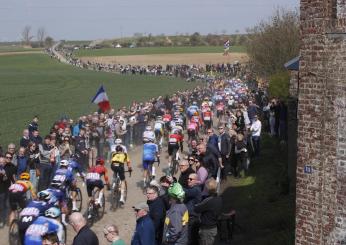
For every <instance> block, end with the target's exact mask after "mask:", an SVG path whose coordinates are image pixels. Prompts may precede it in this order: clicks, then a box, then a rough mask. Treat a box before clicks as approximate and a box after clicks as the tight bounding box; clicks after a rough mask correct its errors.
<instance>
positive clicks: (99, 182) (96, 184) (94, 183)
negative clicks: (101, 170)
mask: <svg viewBox="0 0 346 245" xmlns="http://www.w3.org/2000/svg"><path fill="white" fill-rule="evenodd" d="M86 185H87V192H88V197H91V196H92V193H93V190H94V188H95V187H97V188H99V189H100V190H101V189H103V187H104V184H103V181H102V180H87V181H86Z"/></svg>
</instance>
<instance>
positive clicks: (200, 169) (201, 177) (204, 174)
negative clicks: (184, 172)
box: [194, 158, 209, 187]
mask: <svg viewBox="0 0 346 245" xmlns="http://www.w3.org/2000/svg"><path fill="white" fill-rule="evenodd" d="M194 162H195V166H196V170H197V172H196V173H197V178H198V184H199V185H200V186H201V187H202V186H204V183H205V181H206V180H207V179H208V175H209V174H208V170H207V169H206V167H205V166H204V165H203V162H202V163H201V162H200V161H199V160H198V159H197V158H196V159H194Z"/></svg>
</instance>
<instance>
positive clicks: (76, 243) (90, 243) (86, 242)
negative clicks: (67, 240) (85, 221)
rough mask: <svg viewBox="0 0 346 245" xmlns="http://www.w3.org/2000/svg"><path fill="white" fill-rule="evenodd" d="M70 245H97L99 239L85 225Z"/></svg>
mask: <svg viewBox="0 0 346 245" xmlns="http://www.w3.org/2000/svg"><path fill="white" fill-rule="evenodd" d="M72 245H99V239H98V238H97V236H96V234H95V233H94V232H93V231H92V230H90V228H89V227H88V226H87V225H85V226H84V227H83V228H82V229H80V230H79V232H78V234H77V235H76V236H75V237H74V238H73V243H72Z"/></svg>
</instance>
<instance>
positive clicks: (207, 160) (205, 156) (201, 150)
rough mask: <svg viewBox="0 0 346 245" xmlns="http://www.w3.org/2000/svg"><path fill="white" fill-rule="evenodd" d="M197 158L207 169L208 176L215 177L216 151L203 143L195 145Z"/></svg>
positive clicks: (217, 160)
mask: <svg viewBox="0 0 346 245" xmlns="http://www.w3.org/2000/svg"><path fill="white" fill-rule="evenodd" d="M197 149H198V154H199V157H198V160H199V162H200V163H201V164H202V165H203V166H204V167H205V168H206V169H207V170H208V173H209V176H214V177H216V174H217V169H218V167H219V159H218V154H219V153H218V151H217V150H216V151H215V149H214V148H213V147H210V146H208V148H207V147H206V145H205V144H204V143H202V144H199V145H198V146H197Z"/></svg>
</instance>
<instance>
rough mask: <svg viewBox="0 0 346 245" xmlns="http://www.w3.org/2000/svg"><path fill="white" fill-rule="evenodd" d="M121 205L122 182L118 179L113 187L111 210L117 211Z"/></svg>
mask: <svg viewBox="0 0 346 245" xmlns="http://www.w3.org/2000/svg"><path fill="white" fill-rule="evenodd" d="M119 204H120V180H119V178H117V179H116V180H115V182H114V183H113V185H112V195H111V210H112V211H115V210H116V209H117V208H118V207H119Z"/></svg>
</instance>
